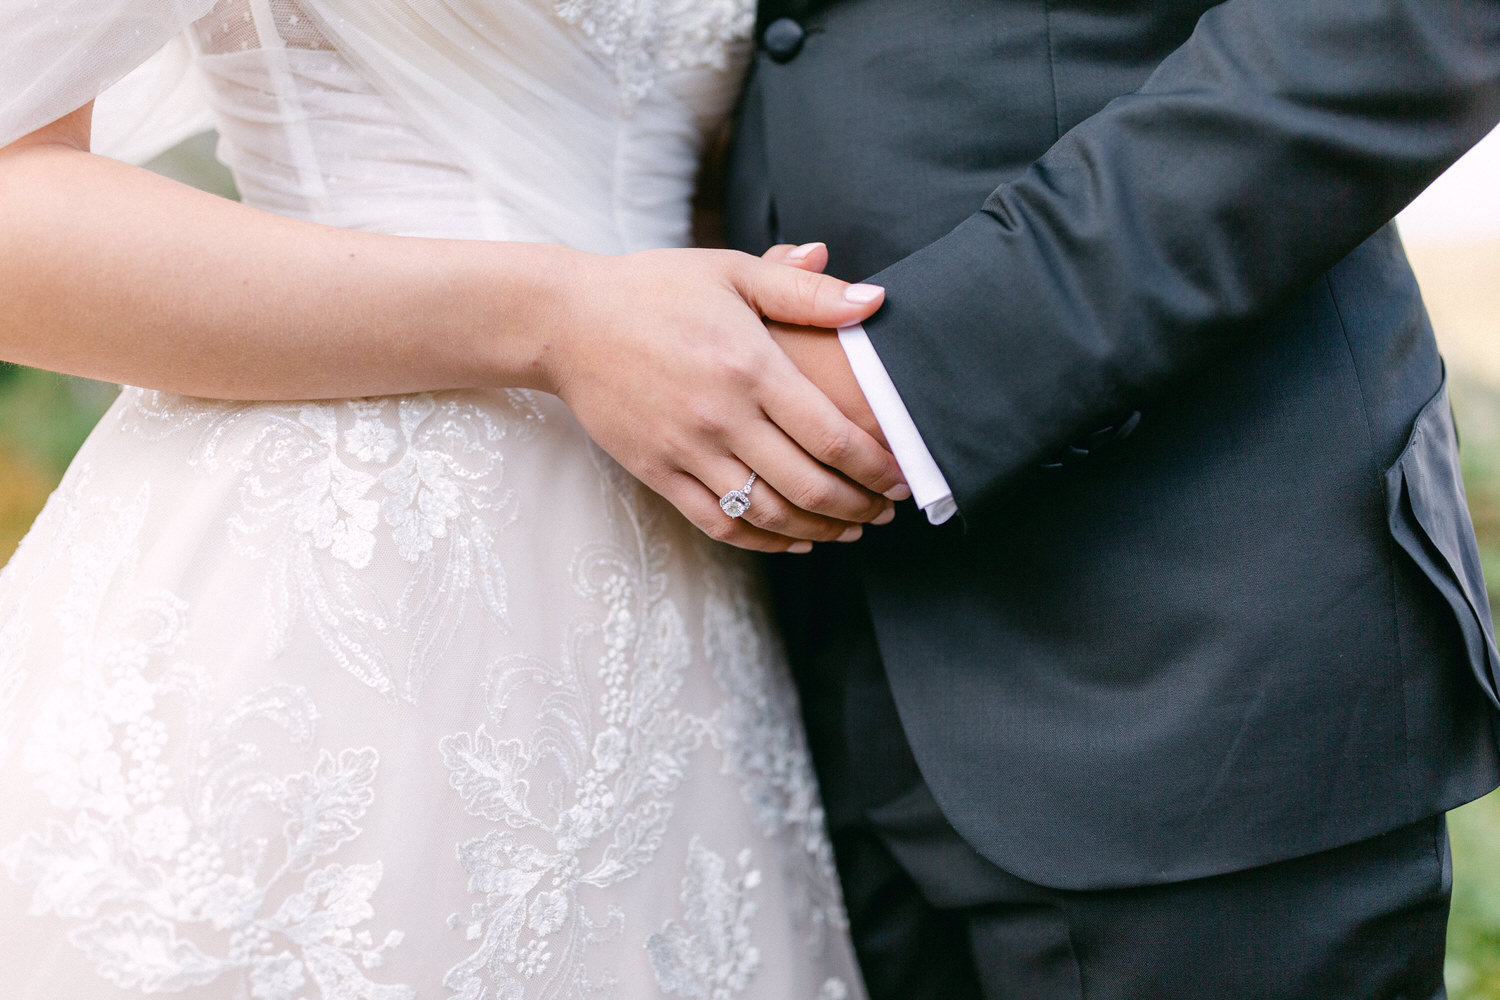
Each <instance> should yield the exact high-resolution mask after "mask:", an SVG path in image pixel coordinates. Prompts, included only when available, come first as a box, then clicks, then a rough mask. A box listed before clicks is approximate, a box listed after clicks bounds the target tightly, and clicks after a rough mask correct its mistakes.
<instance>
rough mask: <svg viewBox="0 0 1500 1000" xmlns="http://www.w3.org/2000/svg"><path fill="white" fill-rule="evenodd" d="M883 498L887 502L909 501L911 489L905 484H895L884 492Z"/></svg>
mask: <svg viewBox="0 0 1500 1000" xmlns="http://www.w3.org/2000/svg"><path fill="white" fill-rule="evenodd" d="M885 498H886V499H887V500H910V499H911V487H910V486H907V485H906V484H905V483H897V484H896V485H895V486H892V487H891V488H890V489H888V490H886V491H885Z"/></svg>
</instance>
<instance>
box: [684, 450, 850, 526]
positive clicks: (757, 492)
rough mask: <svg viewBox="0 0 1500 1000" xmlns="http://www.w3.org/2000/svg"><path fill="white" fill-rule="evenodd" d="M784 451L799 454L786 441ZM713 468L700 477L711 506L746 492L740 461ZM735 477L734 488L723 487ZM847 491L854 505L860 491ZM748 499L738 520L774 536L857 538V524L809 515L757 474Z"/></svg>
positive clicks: (726, 460) (726, 461)
mask: <svg viewBox="0 0 1500 1000" xmlns="http://www.w3.org/2000/svg"><path fill="white" fill-rule="evenodd" d="M784 450H786V451H800V449H797V447H796V445H794V444H792V443H791V442H790V441H787V442H786V443H785V449H784ZM713 468H714V471H713V472H710V473H705V474H704V475H702V476H701V477H700V478H701V479H702V481H703V483H704V488H705V489H707V490H708V491H709V492H710V493H711V494H712V495H713V497H714V502H715V503H718V502H719V500H720V499H721V498H723V497H725V496H728V495H729V494H730V493H731V492H740V493H745V492H746V491H745V480H746V479H747V478H748V477H749V473H748V472H746V471H745V464H744V463H743V462H741V461H739V460H737V459H733V458H725V459H724V460H723V461H722V462H715V463H713ZM736 476H738V477H740V478H739V479H738V481H737V482H736V485H733V486H724V485H723V484H725V483H729V482H732V481H735V477H736ZM850 490H851V493H850V496H851V497H854V498H856V499H855V502H858V497H859V494H860V493H862V491H857V488H856V487H854V486H852V485H851V486H850ZM856 491H857V492H856ZM748 497H749V501H750V502H749V505H748V506H747V507H746V508H745V510H744V513H742V514H741V515H740V519H741V520H744V521H747V522H749V523H750V524H753V525H755V526H756V527H758V528H762V529H764V530H766V531H769V532H771V533H772V534H774V535H782V536H785V537H787V538H793V539H807V540H808V541H813V542H852V541H854V539H856V538H858V537H859V536H860V531H861V526H860V525H859V524H856V523H853V522H850V521H838V520H834V519H832V518H827V517H822V516H820V515H817V514H809V513H808V512H807V511H805V510H802V509H801V508H799V507H797V506H795V505H794V504H792V503H790V502H788V501H787V499H786V498H785V497H783V496H782V495H781V494H780V493H779V492H777V490H776V487H775V486H773V485H772V484H771V482H769V481H768V480H767V479H766V478H765V477H764V476H762V475H760V474H759V473H757V474H756V478H755V482H754V483H753V484H751V487H750V490H749V491H748ZM721 510H722V508H721ZM725 516H726V517H727V516H728V514H727V513H725Z"/></svg>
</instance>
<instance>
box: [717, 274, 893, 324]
mask: <svg viewBox="0 0 1500 1000" xmlns="http://www.w3.org/2000/svg"><path fill="white" fill-rule="evenodd" d="M736 284H737V286H738V288H739V292H740V295H742V296H743V297H744V299H745V301H746V302H747V303H749V304H750V307H751V308H753V309H754V310H756V312H757V313H759V314H760V315H761V316H764V317H765V318H766V319H769V320H775V321H776V322H778V323H791V324H793V325H796V326H821V327H825V328H830V329H832V328H837V327H842V326H850V325H852V324H854V323H860V322H863V321H864V320H867V319H869V318H870V317H871V316H872V315H874V313H875V311H876V310H877V309H879V308H880V305H881V303H882V302H884V301H885V289H884V288H881V287H880V286H879V285H865V284H859V285H851V284H849V283H848V282H847V281H840V280H838V279H837V278H830V277H828V276H827V275H825V274H815V273H813V272H812V271H805V270H801V269H799V268H797V267H787V266H784V265H780V264H772V263H770V262H769V261H755V262H753V263H752V266H750V267H747V268H745V269H744V270H743V271H741V273H740V276H739V281H737V282H736Z"/></svg>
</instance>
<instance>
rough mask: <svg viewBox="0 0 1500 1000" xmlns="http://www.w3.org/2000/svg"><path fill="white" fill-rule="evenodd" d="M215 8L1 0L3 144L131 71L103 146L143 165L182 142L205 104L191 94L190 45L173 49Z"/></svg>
mask: <svg viewBox="0 0 1500 1000" xmlns="http://www.w3.org/2000/svg"><path fill="white" fill-rule="evenodd" d="M213 5H214V0H0V146H3V145H6V144H8V143H10V142H12V141H14V140H15V139H18V138H20V137H21V136H23V135H26V134H27V133H28V132H33V131H35V130H36V129H38V128H40V127H42V126H43V125H45V124H47V123H48V122H51V121H55V120H57V119H58V118H61V117H62V116H63V115H65V114H68V113H69V112H70V111H74V110H76V109H77V108H80V107H82V106H83V105H84V104H87V103H88V102H89V101H91V100H94V99H95V98H96V97H98V96H99V95H100V94H101V93H103V92H104V91H105V90H106V89H108V88H110V87H111V86H112V85H114V84H116V83H118V82H119V81H120V80H122V78H124V77H126V76H127V74H130V75H131V77H132V78H131V80H130V81H129V82H128V83H127V84H126V87H125V91H126V93H121V94H120V95H119V98H120V99H113V95H112V99H111V101H110V102H109V104H110V113H109V114H108V115H105V116H102V120H100V121H96V135H98V136H100V137H102V138H103V142H102V143H101V142H97V141H96V144H95V146H96V148H100V147H101V146H102V147H105V148H104V149H103V151H105V152H109V153H111V154H116V153H118V152H124V153H125V154H126V155H133V156H134V158H137V159H139V158H141V157H142V156H143V155H150V153H151V152H153V151H155V150H156V148H157V147H161V148H165V146H166V145H169V144H170V143H171V141H173V140H174V138H181V137H182V134H179V133H182V131H183V129H185V128H189V127H190V125H196V124H198V123H199V121H201V114H200V106H199V104H196V103H195V102H194V100H193V98H192V96H191V90H192V86H191V81H190V79H189V77H188V74H187V60H186V58H185V57H186V51H185V46H183V45H181V43H180V42H178V43H174V44H172V45H169V43H173V40H174V38H176V37H177V36H178V35H179V34H180V33H181V32H182V30H183V29H184V28H186V27H187V26H188V25H189V24H191V23H192V22H193V21H195V20H197V19H198V18H200V17H202V16H203V15H204V14H205V13H207V12H208V10H209V9H211V8H212V7H213ZM153 57H154V58H153ZM136 70H139V72H136V73H133V72H132V71H136ZM96 117H99V116H97V114H96ZM153 124H155V125H157V126H159V127H158V128H156V129H154V130H152V129H151V126H152V125H153ZM144 131H154V133H155V134H154V135H150V136H143V134H142V133H143V132H144ZM169 132H170V134H168V133H169ZM183 134H185V133H183Z"/></svg>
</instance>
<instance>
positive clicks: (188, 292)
mask: <svg viewBox="0 0 1500 1000" xmlns="http://www.w3.org/2000/svg"><path fill="white" fill-rule="evenodd" d="M90 114H91V108H90V107H84V108H82V109H80V110H79V111H77V112H75V113H73V114H71V115H68V116H67V117H65V118H63V119H60V120H59V121H58V122H56V123H54V124H53V125H51V126H48V127H47V128H44V129H41V130H39V131H38V132H35V133H33V134H32V135H30V136H27V137H25V138H23V139H21V140H18V141H17V142H15V143H13V144H11V145H10V146H8V147H6V148H5V149H3V150H0V219H3V220H4V223H3V225H0V261H3V262H4V266H3V267H0V358H4V359H6V360H9V361H15V362H18V363H21V364H26V365H33V366H37V367H43V368H48V369H52V370H55V371H63V372H69V373H72V374H78V375H84V376H88V377H92V378H99V379H106V380H110V381H118V382H125V383H128V384H131V385H141V386H147V387H151V388H159V389H165V390H168V391H172V392H179V393H185V394H190V395H201V396H210V397H215V398H225V399H264V400H273V399H301V398H329V397H344V396H362V395H377V394H388V393H400V392H413V391H421V390H430V389H447V388H467V387H488V386H516V387H523V388H532V389H539V390H542V391H546V392H552V393H556V394H557V395H559V396H560V397H561V398H562V399H563V400H564V401H565V402H567V403H568V405H569V406H570V407H571V408H572V410H573V412H574V413H575V415H577V417H578V419H579V421H580V423H582V424H583V426H584V428H585V429H586V430H587V431H588V432H589V433H590V435H591V436H593V437H594V438H595V440H596V441H598V442H599V444H600V445H601V446H602V447H604V448H605V450H607V451H608V452H610V454H611V455H613V456H614V457H615V458H616V459H617V460H618V461H620V463H621V464H622V465H624V466H625V468H626V469H628V470H629V471H630V472H631V473H633V474H634V475H636V476H637V477H638V478H640V479H641V480H642V481H643V482H645V483H646V484H647V485H648V486H650V487H652V488H653V489H655V490H656V491H657V492H659V493H661V494H662V495H663V496H665V497H666V498H667V499H668V500H669V501H671V502H672V503H673V504H674V505H675V506H677V507H678V509H679V510H681V511H682V512H683V513H684V514H685V515H686V516H687V517H688V518H689V519H690V520H692V521H693V522H694V523H695V524H697V525H698V526H699V527H700V528H702V529H703V530H705V531H706V532H708V533H709V534H710V535H712V536H713V537H715V538H719V539H720V540H723V541H726V542H729V543H731V544H735V545H740V546H742V547H747V548H757V549H765V550H770V551H780V550H784V549H786V548H787V547H788V546H791V545H793V544H794V542H795V541H796V540H799V539H813V540H823V539H834V538H838V537H840V536H841V535H844V534H846V533H847V532H848V529H849V528H850V526H851V525H852V524H854V523H857V522H861V521H866V520H871V519H873V518H876V517H878V516H880V515H881V514H883V512H884V511H885V510H887V509H889V506H890V504H889V501H887V500H886V499H884V498H883V497H882V496H880V494H881V493H883V492H885V491H887V490H889V489H891V488H892V487H894V486H895V485H896V484H897V483H898V482H899V476H900V473H899V469H897V467H896V464H895V461H894V459H892V458H891V457H890V455H889V454H888V453H887V452H886V451H885V450H884V449H883V448H882V447H881V446H880V445H879V444H878V443H877V442H876V441H874V440H873V439H871V438H870V436H869V435H868V434H866V433H864V432H863V431H861V430H860V429H859V427H857V426H856V425H854V424H853V423H852V422H850V421H848V420H847V419H845V418H844V417H843V416H842V415H841V414H840V413H839V412H838V410H837V408H836V407H835V406H834V405H833V404H832V403H830V402H829V401H828V400H827V399H826V397H824V396H823V395H822V394H821V393H819V392H818V391H817V390H816V389H815V387H814V386H813V385H812V383H811V382H809V381H808V380H807V379H805V378H804V377H802V376H801V375H800V374H799V373H798V371H797V369H796V367H795V366H794V365H793V364H792V363H791V361H790V360H788V359H787V358H786V356H785V355H784V354H783V353H782V352H781V351H780V350H778V349H777V348H776V345H775V344H774V342H773V341H772V340H771V338H770V337H769V336H768V334H767V333H766V331H765V328H764V326H763V324H762V322H761V317H762V316H771V317H774V318H776V319H781V320H786V321H790V322H798V323H810V324H816V325H835V324H841V323H848V322H858V321H859V320H862V319H863V318H865V317H866V316H868V315H869V314H870V313H871V312H873V310H874V309H875V308H878V306H879V302H880V297H879V294H878V290H872V291H869V292H867V293H866V294H865V295H864V296H863V298H864V301H860V299H861V298H862V295H861V292H862V291H864V290H862V289H860V288H854V289H853V292H852V294H851V295H850V296H849V297H848V298H846V295H845V293H846V292H847V291H849V290H850V286H847V285H846V284H845V283H843V282H840V281H836V280H834V279H831V278H826V277H824V276H821V275H817V274H813V273H810V272H807V271H802V270H798V269H796V268H791V267H784V266H781V265H778V264H775V263H771V262H765V261H760V260H757V259H755V258H753V257H749V256H747V255H744V254H736V253H732V252H729V251H717V250H663V251H649V252H645V253H639V254H631V255H626V256H619V257H609V256H600V255H594V254H586V253H582V252H579V251H574V250H569V249H567V248H563V247H558V246H549V245H540V244H518V243H492V242H480V241H466V240H430V239H418V238H411V237H396V236H385V235H380V234H373V233H363V232H355V231H349V230H342V229H337V228H333V227H328V226H321V225H317V224H314V223H309V222H303V221H299V220H294V219H288V218H283V217H280V216H276V215H273V214H270V213H266V212H262V211H259V210H256V209H253V208H249V207H246V206H243V205H238V204H235V203H233V202H229V201H225V200H223V199H220V198H216V197H214V196H212V195H207V194H203V193H201V192H197V191H194V190H192V189H191V188H187V187H185V186H183V185H180V184H177V183H175V182H173V181H169V180H166V179H163V178H160V177H156V176H154V175H152V174H149V173H147V172H146V171H143V170H139V169H137V168H134V167H130V166H127V165H125V164H121V163H117V162H114V161H111V160H107V159H104V158H102V157H97V156H94V155H92V154H91V153H89V152H88V137H89V121H90ZM752 468H753V469H754V470H755V471H756V472H757V473H758V474H759V475H760V476H761V478H762V479H763V480H764V481H765V482H766V484H767V489H766V490H764V491H762V492H760V493H757V495H756V503H755V504H754V505H752V512H751V514H748V515H747V516H746V517H745V518H741V519H739V520H736V521H731V520H729V519H728V518H726V517H725V516H724V514H723V513H722V512H721V511H720V510H719V509H718V505H717V502H716V497H717V496H718V495H719V494H721V493H723V492H725V491H727V490H729V489H733V488H735V487H737V486H739V485H740V484H742V483H743V482H744V479H745V477H746V476H747V475H748V471H747V470H748V469H752ZM856 484H859V485H856ZM768 528H771V529H774V530H768ZM798 547H799V548H801V547H805V546H803V545H799V546H798Z"/></svg>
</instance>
